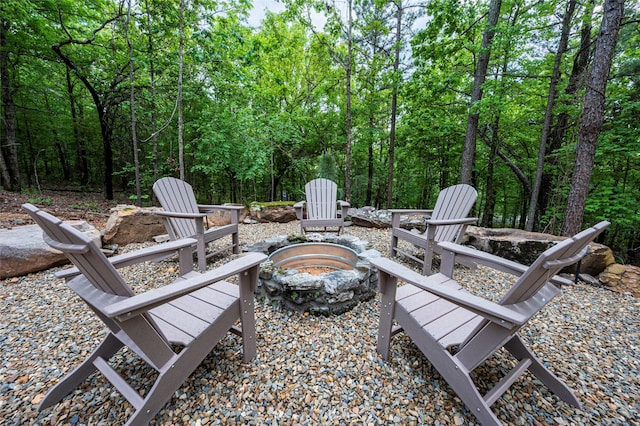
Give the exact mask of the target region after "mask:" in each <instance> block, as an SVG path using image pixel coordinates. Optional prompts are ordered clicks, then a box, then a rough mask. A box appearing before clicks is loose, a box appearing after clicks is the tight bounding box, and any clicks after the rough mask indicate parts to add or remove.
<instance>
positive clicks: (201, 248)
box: [197, 235, 207, 272]
mask: <svg viewBox="0 0 640 426" xmlns="http://www.w3.org/2000/svg"><path fill="white" fill-rule="evenodd" d="M206 249H207V244H206V243H205V242H204V236H200V235H199V236H198V244H197V256H198V269H199V270H200V271H201V272H204V271H206V270H207V252H206Z"/></svg>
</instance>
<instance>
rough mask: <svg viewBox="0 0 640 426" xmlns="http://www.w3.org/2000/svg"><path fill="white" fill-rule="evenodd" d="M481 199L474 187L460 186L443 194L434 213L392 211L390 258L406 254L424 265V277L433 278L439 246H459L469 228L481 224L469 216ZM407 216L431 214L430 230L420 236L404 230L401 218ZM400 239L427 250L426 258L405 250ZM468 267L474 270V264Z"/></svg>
mask: <svg viewBox="0 0 640 426" xmlns="http://www.w3.org/2000/svg"><path fill="white" fill-rule="evenodd" d="M477 198H478V193H477V192H476V190H475V189H474V188H473V187H472V186H470V185H466V184H459V185H453V186H450V187H448V188H445V189H443V190H442V191H440V193H439V194H438V199H437V200H436V204H435V206H434V208H433V210H421V209H409V210H404V209H401V210H393V209H392V210H391V214H392V219H391V250H390V253H389V254H390V256H391V257H394V256H396V254H398V253H400V254H403V255H404V256H406V257H408V258H410V259H413V260H415V261H416V262H418V263H421V264H422V274H423V275H430V274H431V265H432V261H433V254H434V253H440V247H439V246H438V243H442V242H451V243H459V242H460V241H461V240H462V237H463V236H464V231H465V230H466V229H467V226H468V225H470V224H472V223H475V222H476V221H477V218H473V217H468V215H469V212H470V211H471V209H472V208H473V205H474V204H475V202H476V199H477ZM404 214H422V215H425V216H426V215H428V219H429V220H427V221H426V226H427V227H426V230H425V231H424V232H423V233H422V234H420V233H419V232H415V230H411V231H410V230H408V229H404V228H403V226H402V223H401V216H402V215H404ZM436 221H437V222H436ZM400 240H405V241H406V242H408V243H410V244H412V245H414V246H415V247H418V248H421V249H424V256H423V257H422V259H421V258H420V257H419V256H416V255H415V254H414V253H412V252H411V251H410V250H407V248H406V246H404V247H401V246H400V244H399V242H400ZM467 266H470V267H473V265H467Z"/></svg>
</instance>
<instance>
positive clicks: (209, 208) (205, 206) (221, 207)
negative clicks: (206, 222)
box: [198, 204, 244, 213]
mask: <svg viewBox="0 0 640 426" xmlns="http://www.w3.org/2000/svg"><path fill="white" fill-rule="evenodd" d="M243 208H244V207H243V206H224V205H218V204H215V205H214V204H198V210H200V212H202V213H206V212H212V211H215V210H226V211H240V210H242V209H243Z"/></svg>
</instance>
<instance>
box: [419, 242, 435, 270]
mask: <svg viewBox="0 0 640 426" xmlns="http://www.w3.org/2000/svg"><path fill="white" fill-rule="evenodd" d="M433 244H434V242H433V241H427V246H426V247H425V249H424V262H423V263H422V275H425V276H426V275H431V265H432V264H433Z"/></svg>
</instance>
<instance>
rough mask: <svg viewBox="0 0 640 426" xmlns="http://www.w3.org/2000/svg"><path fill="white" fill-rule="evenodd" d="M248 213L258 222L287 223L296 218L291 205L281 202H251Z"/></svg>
mask: <svg viewBox="0 0 640 426" xmlns="http://www.w3.org/2000/svg"><path fill="white" fill-rule="evenodd" d="M249 215H250V217H251V219H253V220H254V221H257V222H260V223H266V222H277V223H288V222H293V221H294V220H297V217H296V211H295V209H294V208H293V205H288V204H281V203H251V209H250V212H249Z"/></svg>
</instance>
